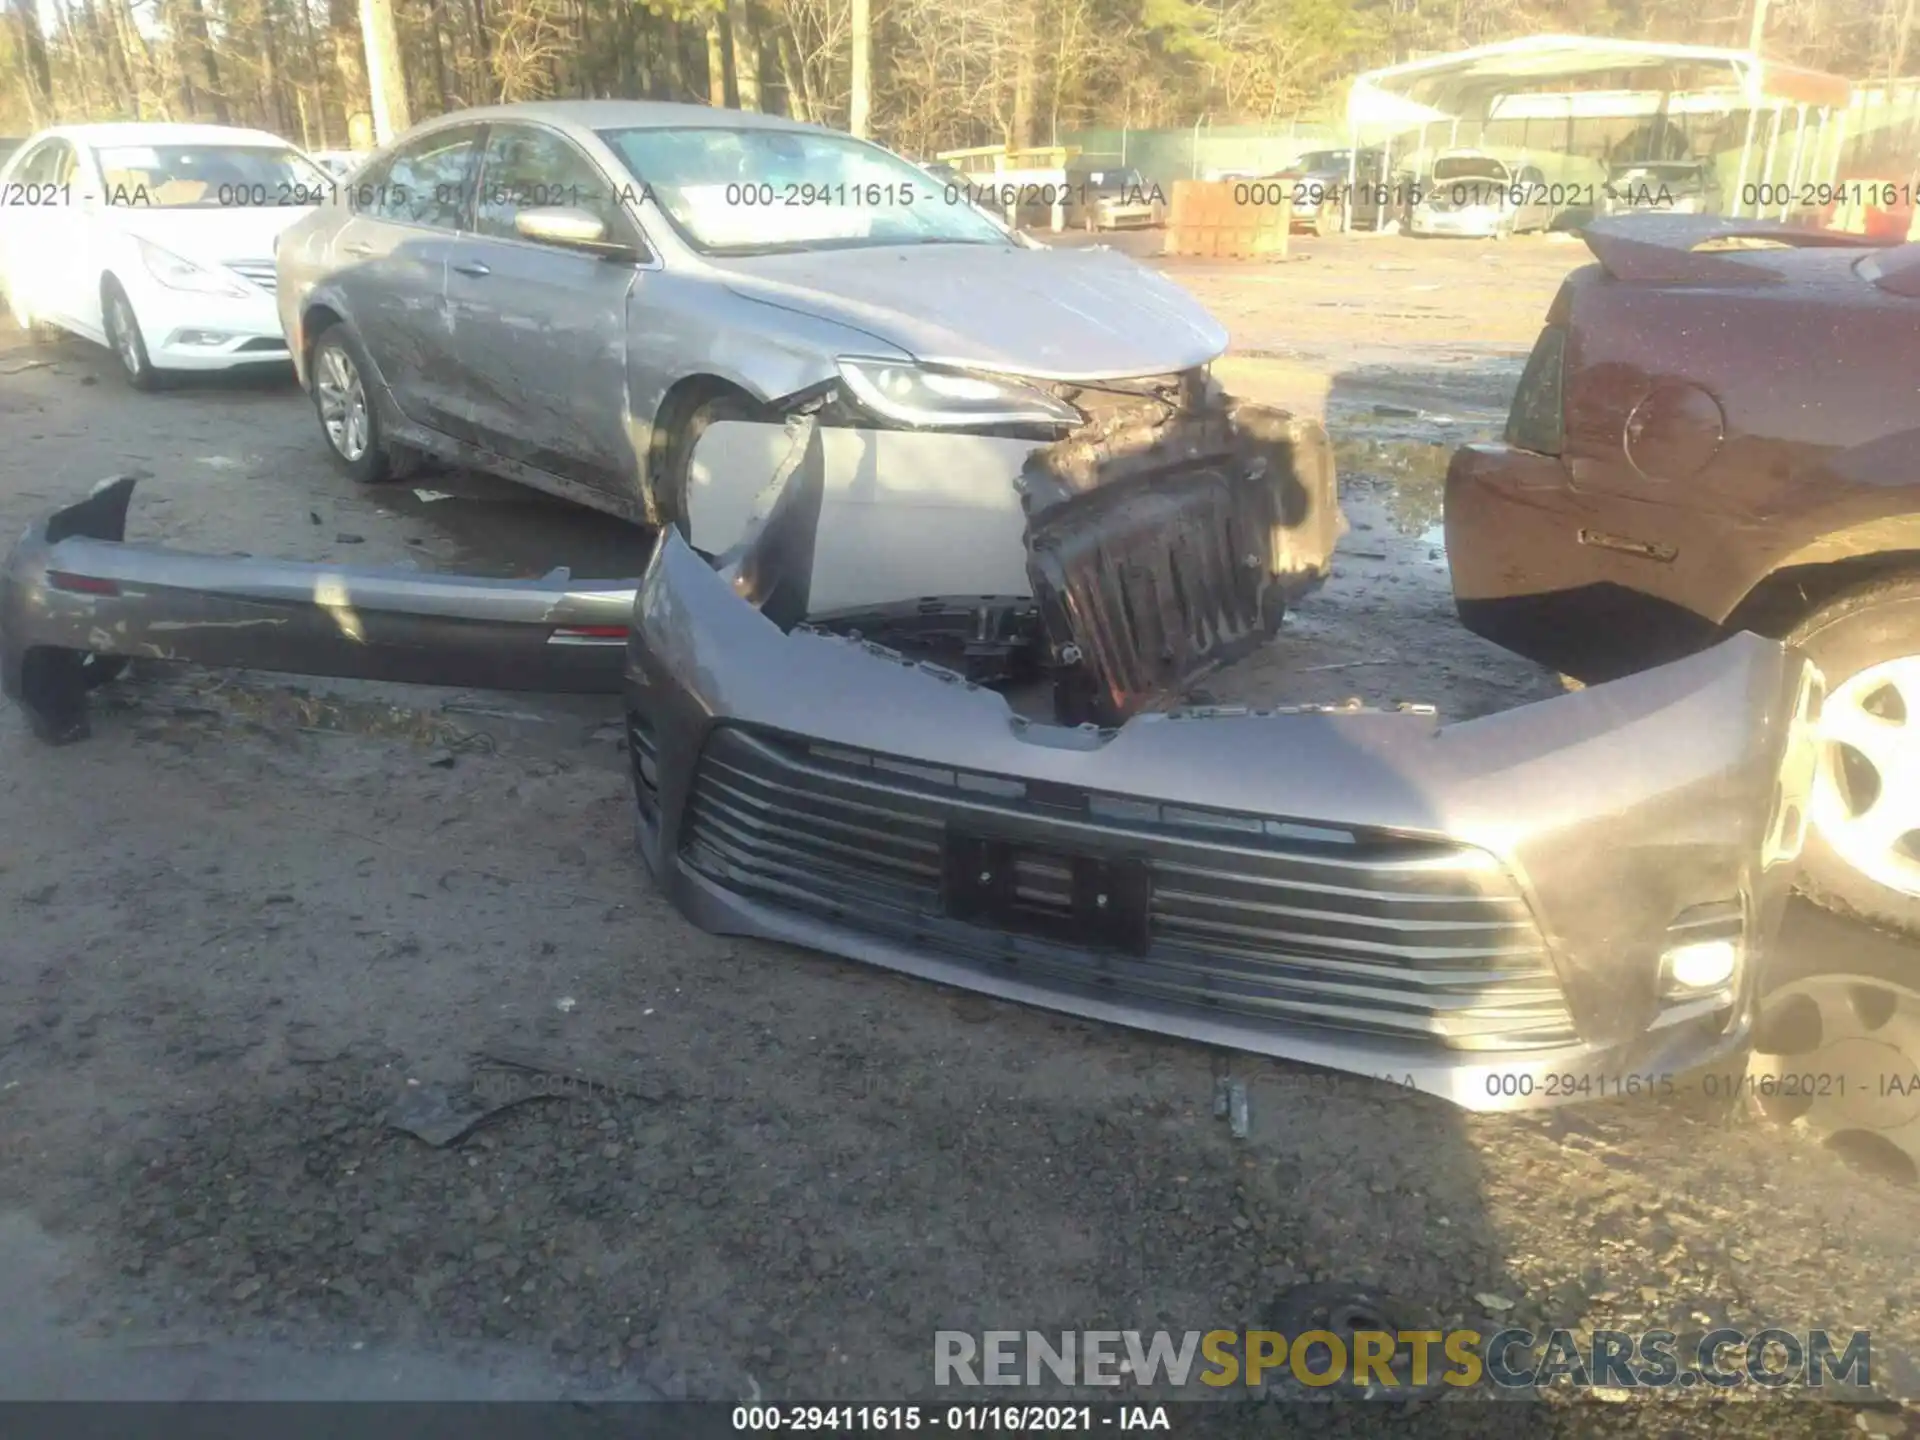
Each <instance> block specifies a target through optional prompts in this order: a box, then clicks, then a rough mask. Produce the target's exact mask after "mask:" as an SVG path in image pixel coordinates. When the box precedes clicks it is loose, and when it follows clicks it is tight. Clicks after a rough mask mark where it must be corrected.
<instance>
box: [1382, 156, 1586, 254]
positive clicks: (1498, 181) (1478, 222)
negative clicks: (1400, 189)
mask: <svg viewBox="0 0 1920 1440" xmlns="http://www.w3.org/2000/svg"><path fill="white" fill-rule="evenodd" d="M1552 224H1553V205H1552V203H1551V190H1550V187H1549V186H1548V185H1547V177H1546V176H1545V174H1543V173H1542V172H1541V170H1540V167H1539V166H1537V165H1520V166H1517V167H1510V166H1508V164H1507V163H1506V162H1505V161H1504V160H1501V159H1499V158H1498V157H1497V156H1493V155H1488V154H1485V153H1484V152H1482V151H1479V150H1443V151H1442V152H1441V153H1440V154H1439V155H1437V156H1435V157H1434V161H1433V164H1432V166H1431V167H1430V168H1429V170H1428V172H1427V178H1426V179H1425V181H1424V182H1422V183H1421V185H1420V186H1419V197H1418V200H1417V202H1416V203H1414V204H1413V205H1412V206H1411V209H1410V213H1409V215H1408V219H1407V232H1408V233H1409V234H1411V235H1420V236H1432V235H1459V236H1471V237H1474V238H1476V239H1481V240H1504V239H1506V238H1507V237H1508V236H1509V235H1519V234H1525V233H1527V232H1528V231H1534V230H1545V229H1548V228H1549V227H1550V226H1551V225H1552Z"/></svg>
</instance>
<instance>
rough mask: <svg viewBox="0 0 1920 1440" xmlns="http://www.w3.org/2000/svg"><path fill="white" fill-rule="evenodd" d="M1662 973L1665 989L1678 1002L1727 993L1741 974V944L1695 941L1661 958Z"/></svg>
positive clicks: (1736, 942)
mask: <svg viewBox="0 0 1920 1440" xmlns="http://www.w3.org/2000/svg"><path fill="white" fill-rule="evenodd" d="M1661 969H1662V972H1663V977H1664V980H1665V983H1664V984H1663V986H1662V987H1661V988H1662V990H1663V991H1664V992H1665V993H1666V994H1667V995H1669V996H1671V997H1673V998H1676V999H1683V998H1689V997H1692V996H1695V995H1703V994H1707V993H1709V992H1711V991H1714V990H1720V989H1725V988H1726V987H1728V986H1729V985H1730V984H1731V983H1732V981H1733V978H1734V976H1736V975H1737V974H1739V973H1740V942H1739V941H1738V940H1693V941H1689V942H1688V943H1687V944H1685V945H1676V946H1674V947H1673V948H1672V949H1671V950H1669V951H1667V952H1666V954H1665V955H1663V956H1662V957H1661Z"/></svg>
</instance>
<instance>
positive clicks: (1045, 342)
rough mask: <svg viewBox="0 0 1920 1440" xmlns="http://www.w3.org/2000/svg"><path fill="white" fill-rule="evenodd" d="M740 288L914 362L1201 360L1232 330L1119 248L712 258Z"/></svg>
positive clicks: (1074, 370) (1111, 366)
mask: <svg viewBox="0 0 1920 1440" xmlns="http://www.w3.org/2000/svg"><path fill="white" fill-rule="evenodd" d="M703 263H705V264H706V265H708V266H710V267H712V270H713V272H714V273H715V274H716V275H718V276H719V277H721V278H722V279H723V280H724V281H725V282H726V283H727V285H728V286H729V288H731V289H732V290H733V291H734V292H735V293H736V294H739V295H742V296H745V297H746V298H748V299H751V300H759V301H763V302H765V303H767V304H770V305H778V306H781V307H783V308H785V309H788V310H797V311H800V312H802V313H804V314H808V315H814V316H818V317H820V318H822V319H826V320H832V321H835V322H838V323H840V324H843V325H849V326H852V327H853V328H854V329H857V330H864V331H866V332H867V333H868V334H870V335H875V336H878V337H880V338H881V339H883V340H887V341H890V342H891V343H893V344H894V345H897V346H899V347H900V348H901V349H902V350H904V351H906V352H907V353H908V354H909V355H912V356H913V357H914V358H915V359H917V360H919V361H921V362H922V363H925V364H932V365H957V366H965V367H967V368H970V369H976V370H992V371H998V372H1000V373H1003V374H1010V375H1026V376H1031V377H1033V378H1035V379H1042V380H1103V379H1116V378H1121V377H1125V376H1133V375H1163V374H1169V373H1171V372H1174V371H1178V370H1187V369H1191V368H1192V367H1193V366H1196V365H1205V364H1207V363H1208V362H1209V361H1212V360H1214V359H1216V358H1218V357H1219V356H1220V355H1221V354H1222V352H1224V351H1225V350H1226V348H1227V332H1226V330H1225V329H1224V328H1223V327H1222V326H1221V325H1220V323H1219V322H1218V321H1216V320H1215V319H1214V318H1213V317H1212V316H1211V315H1209V314H1208V313H1207V312H1206V310H1205V309H1204V308H1203V307H1202V306H1201V305H1200V304H1199V303H1198V302H1196V301H1195V300H1194V299H1193V297H1192V296H1190V295H1189V294H1187V292H1186V291H1184V290H1182V289H1181V288H1180V287H1179V286H1178V285H1175V284H1174V283H1173V282H1172V281H1170V280H1167V279H1164V278H1163V277H1161V276H1159V275H1156V274H1155V273H1153V272H1152V271H1150V270H1148V269H1146V268H1145V267H1144V266H1141V265H1137V264H1135V263H1134V262H1133V261H1132V260H1130V259H1128V258H1127V257H1126V256H1125V255H1122V254H1120V253H1119V252H1117V251H1113V250H1105V249H1100V250H1048V249H1037V250H1029V249H1019V248H1015V247H1013V246H1010V245H1009V246H1000V245H903V246H889V247H886V248H884V249H872V248H858V249H850V250H827V251H811V252H803V253H800V254H793V255H755V256H743V257H740V258H737V259H717V258H709V259H707V260H705V261H704V262H703Z"/></svg>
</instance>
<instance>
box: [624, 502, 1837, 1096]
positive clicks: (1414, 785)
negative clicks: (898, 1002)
mask: <svg viewBox="0 0 1920 1440" xmlns="http://www.w3.org/2000/svg"><path fill="white" fill-rule="evenodd" d="M628 664H629V672H628V681H627V697H628V712H629V713H628V723H629V733H630V736H631V739H632V745H631V750H632V756H633V762H634V769H635V787H636V793H637V794H638V796H639V802H640V808H641V817H642V825H641V836H642V839H641V844H642V849H643V852H644V854H645V856H646V858H647V861H648V863H649V865H650V866H651V868H652V869H653V871H654V873H655V875H656V877H657V878H658V879H659V881H660V882H661V883H662V885H663V886H664V887H665V888H666V890H667V891H668V893H669V894H670V895H671V897H672V898H673V900H674V901H675V903H676V904H677V905H678V906H679V907H680V909H681V910H682V911H683V912H684V913H686V914H687V915H688V916H690V917H691V918H692V919H693V920H694V921H695V922H696V923H698V924H700V925H701V926H702V927H704V928H707V929H710V930H714V931H718V932H721V933H728V934H742V935H755V936H761V937H764V938H769V939H777V940H784V941H788V942H791V943H795V944H800V945H806V946H810V947H812V948H815V949H820V950H826V951H831V952H833V953H835V954H838V955H843V956H846V957H848V958H852V959H859V960H866V961H871V962H874V963H878V964H882V965H887V966H890V967H893V968H896V969H900V970H904V971H908V972H910V973H913V974H917V975H922V976H925V977H927V978H930V979H935V980H940V981H944V982H946V983H949V984H954V985H959V986H964V987H967V988H971V989H976V990H982V991H985V992H988V993H991V994H995V995H999V996H1003V997H1006V998H1009V999H1014V1000H1021V1001H1026V1002H1030V1003H1034V1004H1039V1005H1044V1006H1048V1007H1051V1008H1055V1009H1060V1010H1065V1011H1069V1012H1072V1013H1075V1014H1080V1015H1085V1016H1088V1017H1091V1018H1095V1019H1101V1020H1109V1021H1117V1022H1120V1023H1123V1024H1128V1025H1135V1026H1141V1027H1144V1028H1148V1029H1154V1030H1160V1031H1164V1032H1167V1033H1171V1034H1176V1035H1183V1036H1188V1037H1191V1038H1193V1039H1196V1040H1201V1041H1205V1042H1209V1043H1216V1044H1223V1045H1229V1046H1234V1047H1237V1048H1242V1049H1248V1050H1254V1051H1259V1052H1264V1053H1267V1054H1271V1055H1278V1056H1285V1057H1289V1058H1292V1059H1297V1060H1303V1061H1308V1062H1311V1063H1314V1064H1320V1065H1327V1066H1331V1067H1334V1068H1337V1069H1342V1070H1348V1071H1356V1072H1359V1073H1362V1074H1368V1075H1378V1076H1383V1077H1388V1078H1391V1079H1393V1080H1395V1081H1397V1082H1399V1083H1402V1084H1408V1085H1411V1086H1414V1087H1416V1088H1419V1089H1422V1090H1427V1091H1431V1092H1433V1093H1437V1094H1440V1095H1444V1096H1446V1097H1448V1098H1450V1099H1452V1100H1455V1101H1457V1102H1459V1103H1461V1104H1464V1105H1469V1106H1474V1107H1509V1106H1514V1105H1521V1104H1527V1103H1546V1102H1550V1101H1552V1100H1554V1099H1567V1100H1576V1099H1580V1098H1593V1097H1594V1096H1596V1095H1597V1094H1608V1093H1626V1087H1629V1086H1631V1087H1632V1088H1633V1089H1634V1090H1636V1091H1639V1090H1641V1089H1643V1088H1646V1089H1651V1088H1653V1087H1654V1085H1655V1083H1657V1082H1656V1080H1654V1079H1647V1078H1645V1077H1659V1076H1666V1077H1668V1080H1669V1083H1670V1081H1671V1077H1672V1076H1673V1075H1675V1074H1676V1073H1678V1072H1679V1071H1680V1070H1682V1069H1685V1068H1691V1067H1693V1066H1695V1065H1699V1064H1704V1063H1708V1062H1710V1061H1713V1060H1716V1059H1718V1058H1721V1057H1723V1056H1726V1055H1729V1054H1731V1053H1733V1052H1735V1051H1737V1050H1738V1049H1739V1048H1740V1047H1741V1046H1742V1044H1743V1043H1744V1041H1745V1039H1746V1032H1747V1028H1748V1026H1749V1024H1750V1019H1751V1005H1752V998H1753V977H1754V975H1755V973H1756V971H1757V968H1758V965H1759V963H1760V961H1761V959H1762V957H1763V955H1764V952H1765V950H1766V948H1767V946H1768V944H1769V943H1770V941H1771V939H1772V937H1773V935H1774V932H1775V929H1776V927H1777V924H1778V919H1779V915H1780V910H1781V907H1782V905H1783V903H1784V900H1785V896H1786V891H1787V885H1788V878H1789V871H1790V868H1791V865H1790V860H1791V858H1792V857H1791V853H1790V852H1791V851H1792V849H1793V845H1792V844H1788V845H1786V846H1781V845H1778V844H1774V845H1773V846H1772V849H1771V851H1770V850H1769V845H1770V842H1771V841H1772V840H1773V839H1774V838H1775V835H1776V832H1777V831H1778V830H1779V828H1780V826H1781V825H1782V824H1783V823H1784V824H1787V825H1789V826H1791V825H1792V824H1794V823H1797V822H1796V821H1794V820H1793V819H1792V817H1787V818H1786V819H1785V820H1783V819H1782V817H1781V816H1779V815H1776V813H1775V812H1776V810H1777V809H1779V808H1780V807H1781V805H1782V804H1783V800H1782V798H1781V797H1783V796H1784V804H1785V805H1786V807H1787V808H1789V809H1790V808H1792V807H1793V805H1794V797H1793V795H1792V794H1790V793H1787V792H1788V791H1789V790H1791V788H1792V787H1793V786H1794V785H1797V784H1803V783H1804V775H1803V774H1801V772H1800V771H1797V770H1796V768H1795V766H1794V764H1793V763H1792V760H1793V757H1794V756H1796V755H1799V754H1801V753H1802V752H1803V751H1804V750H1805V748H1806V745H1807V743H1809V742H1808V741H1807V740H1806V739H1805V738H1804V736H1802V735H1800V733H1799V732H1798V731H1796V728H1795V724H1794V716H1795V714H1796V704H1800V705H1802V706H1803V707H1804V705H1805V684H1806V681H1807V676H1808V672H1807V669H1806V666H1805V664H1804V662H1803V661H1801V660H1799V659H1798V658H1797V657H1795V656H1794V655H1792V654H1790V653H1789V652H1788V651H1786V650H1785V649H1783V648H1782V647H1781V646H1779V645H1778V644H1775V643H1774V642H1772V641H1768V640H1762V639H1760V638H1758V637H1755V636H1750V635H1743V636H1739V637H1736V638H1735V639H1733V640H1730V641H1728V642H1727V643H1726V644H1724V645H1722V646H1720V647H1718V648H1717V649H1715V650H1713V651H1711V652H1709V653H1708V654H1706V655H1703V656H1700V657H1697V658H1695V659H1693V660H1689V661H1684V662H1681V663H1679V664H1675V665H1670V666H1667V667H1664V668H1662V669H1659V670H1655V671H1650V672H1647V673H1645V674H1642V675H1639V676H1636V677H1633V678H1630V679H1627V680H1623V681H1619V682H1616V683H1614V684H1611V685H1607V686H1601V687H1596V688H1594V689H1590V690H1586V691H1582V692H1579V693H1576V694H1570V695H1567V696H1564V697H1560V698H1556V699H1553V700H1549V701H1546V702H1543V703H1541V704H1537V705H1532V706H1527V707H1524V708H1522V709H1519V710H1515V711H1511V712H1507V713H1505V714H1501V715H1495V716H1490V717H1487V718H1485V719H1481V720H1475V721H1470V722H1467V723H1464V724H1459V725H1452V726H1443V725H1441V724H1439V722H1438V721H1437V720H1436V719H1435V718H1434V717H1433V716H1432V715H1431V713H1430V712H1429V713H1421V712H1417V711H1399V712H1365V711H1360V712H1349V711H1323V710H1302V711H1274V712H1265V713H1261V712H1242V711H1233V712H1224V711H1219V710H1201V711H1196V710H1182V711H1174V712H1172V713H1167V714H1158V713H1155V714H1144V715H1139V716H1136V717H1135V718H1133V719H1131V720H1129V721H1127V722H1126V723H1125V724H1123V725H1121V726H1119V727H1116V728H1099V727H1095V726H1091V725H1086V726H1079V727H1063V726H1059V725H1053V724H1043V723H1037V722H1032V721H1028V720H1025V719H1022V718H1021V717H1020V716H1018V715H1016V714H1015V713H1014V712H1013V711H1012V710H1011V709H1010V708H1009V707H1008V705H1007V703H1006V701H1005V700H1004V699H1003V698H1002V697H1001V696H1000V695H998V694H996V693H994V692H993V691H990V690H987V689H985V688H982V687H979V686H975V685H971V684H968V683H967V682H965V681H964V680H962V679H961V678H960V677H958V676H956V675H953V674H952V673H950V672H946V671H943V670H940V669H939V668H938V667H932V666H928V665H925V664H919V663H915V662H912V661H909V660H906V659H904V658H903V657H901V656H900V655H898V654H896V653H894V652H891V651H888V650H886V649H884V648H882V647H879V646H876V645H873V644H871V643H870V642H864V641H861V640H858V639H851V638H848V637H844V636H839V635H831V634H827V633H824V632H819V631H813V630H809V629H806V628H804V627H801V628H798V629H795V630H793V631H791V632H783V631H782V630H781V629H780V627H778V626H776V625H773V624H772V623H770V622H769V621H768V620H767V619H766V618H765V617H763V616H762V615H761V614H759V613H758V612H757V611H755V610H754V609H753V608H752V607H751V606H749V605H746V604H743V603H741V600H740V599H739V597H738V596H736V595H734V594H732V593H730V590H729V587H728V586H727V585H726V583H725V582H724V580H722V579H721V577H719V576H718V575H716V574H715V573H714V571H713V570H712V569H711V568H710V567H709V566H708V565H707V564H706V563H705V562H704V561H702V560H701V559H700V557H699V556H698V555H696V554H695V553H694V552H693V551H692V550H691V549H690V548H688V547H687V546H686V545H685V544H684V543H683V542H682V541H680V540H679V539H678V537H676V536H671V535H669V536H668V537H667V538H666V539H665V540H664V541H663V542H662V544H661V545H660V547H659V548H658V549H657V550H656V552H655V555H654V558H653V562H652V565H651V566H650V568H649V570H648V573H647V576H646V578H645V580H644V582H643V584H642V587H641V591H640V597H639V605H638V609H637V612H636V621H635V627H634V632H633V641H632V644H631V646H630V650H629V656H628ZM1783 777H1784V779H1783ZM1793 838H1794V839H1796V840H1797V837H1793ZM1704 936H1712V937H1718V938H1727V939H1731V940H1732V941H1733V942H1734V944H1735V945H1736V946H1737V947H1738V949H1739V952H1740V954H1741V957H1742V963H1741V964H1740V966H1739V967H1738V974H1737V975H1736V976H1734V977H1732V978H1731V979H1730V983H1729V985H1728V987H1727V988H1726V989H1725V991H1724V992H1723V993H1720V994H1718V995H1715V996H1713V997H1709V998H1708V1000H1707V1001H1706V1002H1705V1003H1701V1002H1699V1001H1688V1000H1684V999H1680V998H1676V997H1672V996H1670V995H1667V994H1664V993H1663V990H1662V985H1663V981H1662V975H1661V972H1662V957H1663V955H1664V954H1665V953H1666V952H1667V951H1668V950H1670V949H1671V948H1673V947H1674V946H1675V945H1677V944H1681V943H1686V942H1687V941H1689V940H1693V939H1697V938H1700V937H1704ZM1610 1086H1611V1087H1614V1088H1608V1087H1610Z"/></svg>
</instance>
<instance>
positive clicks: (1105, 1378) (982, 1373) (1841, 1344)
mask: <svg viewBox="0 0 1920 1440" xmlns="http://www.w3.org/2000/svg"><path fill="white" fill-rule="evenodd" d="M1872 1371H1873V1364H1872V1342H1871V1338H1870V1336H1869V1334H1868V1332H1867V1331H1864V1330H1852V1331H1827V1330H1813V1329H1810V1330H1806V1331H1803V1332H1795V1331H1790V1330H1756V1331H1752V1332H1749V1331H1744V1330H1734V1329H1718V1330H1710V1331H1708V1332H1706V1333H1705V1334H1704V1335H1701V1336H1699V1337H1697V1339H1695V1338H1691V1337H1690V1338H1689V1340H1688V1341H1687V1342H1686V1343H1682V1340H1681V1337H1680V1336H1679V1335H1678V1334H1677V1333H1676V1332H1674V1331H1671V1330H1637V1331H1635V1330H1596V1331H1593V1332H1591V1334H1589V1335H1585V1336H1576V1335H1575V1334H1574V1332H1573V1331H1571V1330H1552V1331H1547V1332H1534V1331H1531V1330H1522V1329H1508V1330H1497V1331H1479V1330H1464V1329H1459V1330H1445V1331H1442V1330H1400V1331H1391V1330H1361V1331H1356V1332H1353V1333H1350V1334H1347V1335H1344V1336H1342V1335H1336V1334H1334V1333H1333V1332H1331V1331H1327V1330H1308V1331H1304V1332H1302V1333H1300V1334H1298V1335H1292V1336H1289V1335H1284V1334H1282V1333H1280V1332H1279V1331H1277V1330H1206V1331H1200V1330H1188V1331H1184V1332H1173V1331H1167V1330H1157V1331H1144V1332H1143V1331H1139V1330H1082V1331H1062V1332H1057V1333H1053V1334H1047V1333H1042V1332H1040V1331H1036V1330H1026V1331H1020V1330H986V1331H980V1332H977V1333H976V1332H972V1331H965V1330H940V1331H936V1332H935V1334H934V1345H933V1378H934V1384H935V1385H937V1386H941V1387H954V1386H960V1387H975V1386H987V1385H991V1386H1017V1385H1031V1386H1039V1385H1047V1384H1053V1385H1066V1386H1071V1387H1082V1386H1085V1387H1097V1388H1106V1389H1112V1388H1114V1387H1118V1386H1137V1387H1141V1388H1150V1387H1154V1386H1163V1385H1164V1386H1172V1387H1174V1388H1182V1387H1193V1386H1199V1387H1206V1388H1205V1389H1200V1390H1196V1391H1195V1393H1196V1394H1205V1393H1207V1391H1208V1390H1211V1391H1215V1392H1219V1391H1225V1390H1230V1389H1233V1388H1236V1387H1238V1388H1244V1389H1255V1390H1257V1389H1260V1388H1262V1387H1264V1386H1266V1385H1270V1384H1273V1383H1275V1382H1285V1381H1291V1382H1294V1383H1297V1384H1300V1385H1306V1386H1311V1387H1315V1388H1320V1389H1324V1388H1328V1387H1334V1386H1342V1387H1346V1388H1348V1389H1351V1390H1353V1391H1370V1392H1372V1393H1376V1394H1377V1393H1388V1394H1390V1393H1391V1392H1392V1391H1394V1390H1395V1389H1399V1390H1403V1391H1404V1390H1406V1389H1408V1388H1409V1387H1411V1388H1416V1389H1418V1388H1424V1387H1428V1386H1432V1385H1445V1386H1452V1387H1456V1388H1461V1389H1467V1388H1471V1387H1474V1386H1481V1385H1491V1386H1493V1387H1496V1388H1498V1389H1503V1390H1530V1389H1534V1388H1536V1387H1542V1386H1549V1385H1564V1386H1570V1387H1574V1388H1581V1389H1586V1388H1609V1389H1621V1390H1663V1389H1669V1388H1678V1389H1693V1388H1697V1387H1702V1386H1704V1387H1707V1388H1709V1389H1720V1390H1726V1389H1733V1388H1736V1387H1743V1386H1761V1387H1764V1388H1768V1389H1781V1388H1787V1387H1794V1388H1801V1389H1820V1388H1823V1387H1825V1386H1827V1385H1829V1384H1833V1383H1839V1384H1845V1385H1853V1386H1859V1387H1861V1388H1862V1389H1864V1388H1866V1387H1868V1386H1870V1385H1871V1383H1872Z"/></svg>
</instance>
